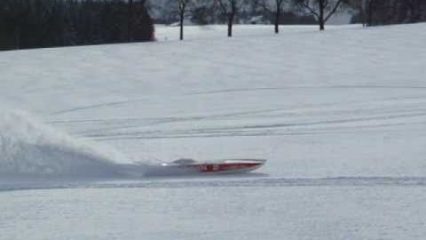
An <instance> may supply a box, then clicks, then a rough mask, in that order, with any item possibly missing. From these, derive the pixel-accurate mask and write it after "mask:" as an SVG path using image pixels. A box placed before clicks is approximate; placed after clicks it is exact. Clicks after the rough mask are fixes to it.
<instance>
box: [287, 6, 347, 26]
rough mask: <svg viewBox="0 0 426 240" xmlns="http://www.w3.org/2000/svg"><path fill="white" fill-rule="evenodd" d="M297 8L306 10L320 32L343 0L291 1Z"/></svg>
mask: <svg viewBox="0 0 426 240" xmlns="http://www.w3.org/2000/svg"><path fill="white" fill-rule="evenodd" d="M293 1H294V2H295V3H296V4H297V5H298V6H299V7H301V8H304V9H306V10H308V12H310V13H311V14H312V15H314V16H315V18H316V19H317V21H318V24H319V28H320V31H323V30H324V29H325V28H324V25H325V23H326V22H327V21H328V20H329V19H330V17H331V16H333V14H334V13H335V12H336V11H337V9H338V8H339V7H340V5H341V4H342V3H343V2H344V0H293Z"/></svg>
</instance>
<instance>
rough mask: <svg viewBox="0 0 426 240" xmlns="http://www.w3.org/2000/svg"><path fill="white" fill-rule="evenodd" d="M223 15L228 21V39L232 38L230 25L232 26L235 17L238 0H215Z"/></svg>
mask: <svg viewBox="0 0 426 240" xmlns="http://www.w3.org/2000/svg"><path fill="white" fill-rule="evenodd" d="M217 2H218V4H219V6H220V9H221V10H222V13H223V15H225V16H226V18H227V20H228V37H232V25H233V24H234V19H235V16H236V15H237V11H238V7H239V4H240V3H241V1H240V0H217Z"/></svg>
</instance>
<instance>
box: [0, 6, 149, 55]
mask: <svg viewBox="0 0 426 240" xmlns="http://www.w3.org/2000/svg"><path fill="white" fill-rule="evenodd" d="M1 1H2V2H1V3H0V50H8V49H25V48H40V47H58V46H73V45H88V44H103V43H120V42H132V41H150V40H153V38H154V26H153V21H152V19H151V17H150V16H149V14H148V11H147V9H146V7H145V1H144V0H143V1H137V0H129V1H124V0H66V1H64V0H1Z"/></svg>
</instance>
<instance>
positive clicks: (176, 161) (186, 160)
mask: <svg viewBox="0 0 426 240" xmlns="http://www.w3.org/2000/svg"><path fill="white" fill-rule="evenodd" d="M173 163H177V164H191V163H195V160H194V159H190V158H181V159H178V160H175V161H173Z"/></svg>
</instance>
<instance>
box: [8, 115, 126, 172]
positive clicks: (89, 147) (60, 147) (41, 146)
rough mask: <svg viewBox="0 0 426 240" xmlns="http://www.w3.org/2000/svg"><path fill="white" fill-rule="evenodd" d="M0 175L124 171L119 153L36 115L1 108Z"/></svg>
mask: <svg viewBox="0 0 426 240" xmlns="http://www.w3.org/2000/svg"><path fill="white" fill-rule="evenodd" d="M1 110H2V111H1V113H0V178H26V177H30V178H31V177H37V178H46V177H48V178H78V179H81V178H99V177H101V178H109V177H120V176H121V175H123V172H122V167H120V166H122V165H121V164H118V163H117V162H115V161H114V160H115V159H120V158H122V156H120V154H119V153H117V152H114V151H112V150H110V149H108V150H106V149H101V148H99V147H98V146H96V145H95V144H93V143H90V142H86V141H82V140H76V139H74V138H72V137H70V136H69V135H67V134H65V133H62V132H60V131H58V130H56V129H53V128H51V127H49V126H46V125H45V124H43V123H41V122H40V121H38V120H37V119H36V118H35V117H33V116H31V115H29V114H27V113H23V112H19V111H8V110H4V109H1Z"/></svg>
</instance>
